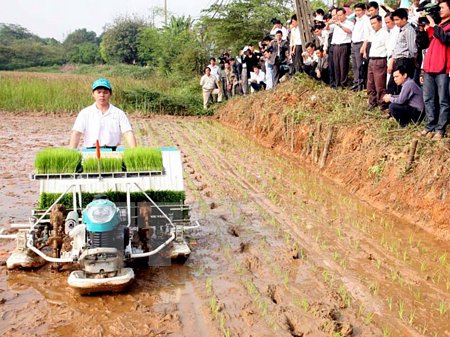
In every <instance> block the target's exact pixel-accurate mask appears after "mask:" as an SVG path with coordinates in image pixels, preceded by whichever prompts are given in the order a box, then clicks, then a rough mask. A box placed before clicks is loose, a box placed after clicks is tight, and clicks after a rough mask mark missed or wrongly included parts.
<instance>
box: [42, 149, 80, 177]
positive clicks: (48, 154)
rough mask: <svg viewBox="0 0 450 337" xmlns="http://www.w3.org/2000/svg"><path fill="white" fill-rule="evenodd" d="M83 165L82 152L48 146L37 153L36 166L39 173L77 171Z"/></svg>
mask: <svg viewBox="0 0 450 337" xmlns="http://www.w3.org/2000/svg"><path fill="white" fill-rule="evenodd" d="M80 165H81V153H80V152H78V151H76V150H72V149H64V148H47V149H43V150H41V151H39V152H38V153H37V154H36V158H35V161H34V167H35V169H36V173H38V174H53V173H76V172H77V171H78V170H79V168H80Z"/></svg>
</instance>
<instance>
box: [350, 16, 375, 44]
mask: <svg viewBox="0 0 450 337" xmlns="http://www.w3.org/2000/svg"><path fill="white" fill-rule="evenodd" d="M371 28H372V27H371V25H370V19H369V17H368V16H367V15H363V16H361V17H360V18H358V17H356V22H355V26H354V28H353V31H352V42H353V43H357V42H364V41H367V40H368V39H369V35H370V30H371Z"/></svg>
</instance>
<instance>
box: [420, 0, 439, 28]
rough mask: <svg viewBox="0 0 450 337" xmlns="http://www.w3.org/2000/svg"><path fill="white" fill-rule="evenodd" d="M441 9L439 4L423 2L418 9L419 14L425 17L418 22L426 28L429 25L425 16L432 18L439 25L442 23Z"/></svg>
mask: <svg viewBox="0 0 450 337" xmlns="http://www.w3.org/2000/svg"><path fill="white" fill-rule="evenodd" d="M439 9H440V8H439V4H435V3H431V2H429V1H423V2H422V3H421V4H420V5H419V7H418V8H417V12H418V13H420V14H422V15H423V17H421V18H419V20H418V24H419V26H420V25H422V26H424V25H426V24H428V23H429V21H428V19H427V18H425V17H424V16H425V15H429V16H431V18H432V19H433V20H434V22H435V23H436V24H439V23H440V22H441V17H440V15H439Z"/></svg>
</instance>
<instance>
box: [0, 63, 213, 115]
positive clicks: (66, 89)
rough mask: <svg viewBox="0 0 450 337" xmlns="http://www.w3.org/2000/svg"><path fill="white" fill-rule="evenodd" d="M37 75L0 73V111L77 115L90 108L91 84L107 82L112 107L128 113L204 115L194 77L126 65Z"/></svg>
mask: <svg viewBox="0 0 450 337" xmlns="http://www.w3.org/2000/svg"><path fill="white" fill-rule="evenodd" d="M38 69H39V68H38ZM38 69H32V70H33V71H28V72H24V71H20V72H18V71H13V72H7V71H2V72H0V110H4V111H12V112H15V111H17V112H21V111H38V112H72V113H76V112H78V111H80V110H81V109H82V108H84V107H86V106H88V105H90V104H92V103H93V98H92V96H91V84H92V82H93V81H94V80H95V79H96V78H98V77H107V78H108V79H109V80H110V81H111V83H112V85H113V96H112V98H111V103H112V104H114V105H116V106H118V107H119V108H121V109H122V110H124V111H126V112H140V113H143V114H169V115H200V114H205V112H204V110H203V105H202V97H201V90H200V86H199V84H198V79H197V78H196V77H194V78H191V79H185V78H181V77H177V76H176V75H173V74H172V75H161V74H158V73H156V72H151V71H150V70H149V69H146V68H143V67H137V66H125V65H120V66H114V67H112V66H108V67H106V66H105V67H103V66H96V67H93V66H80V67H74V68H73V69H69V70H68V71H66V72H65V73H62V72H61V68H59V69H60V72H59V73H56V72H53V71H52V70H53V68H49V69H48V68H45V69H42V70H43V71H47V72H35V71H34V70H38ZM114 69H115V70H114ZM63 70H64V68H63ZM77 72H78V73H77Z"/></svg>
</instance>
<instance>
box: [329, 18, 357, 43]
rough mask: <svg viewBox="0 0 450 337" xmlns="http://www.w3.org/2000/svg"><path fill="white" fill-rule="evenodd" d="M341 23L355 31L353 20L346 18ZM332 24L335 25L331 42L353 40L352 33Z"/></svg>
mask: <svg viewBox="0 0 450 337" xmlns="http://www.w3.org/2000/svg"><path fill="white" fill-rule="evenodd" d="M341 25H342V26H343V27H345V28H348V29H350V30H352V31H353V27H354V25H353V22H351V21H348V20H345V21H344V22H342V23H341ZM332 26H334V28H333V37H332V38H331V44H343V43H351V42H352V33H346V32H345V31H344V30H343V29H342V28H341V27H339V26H338V25H336V24H332Z"/></svg>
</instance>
